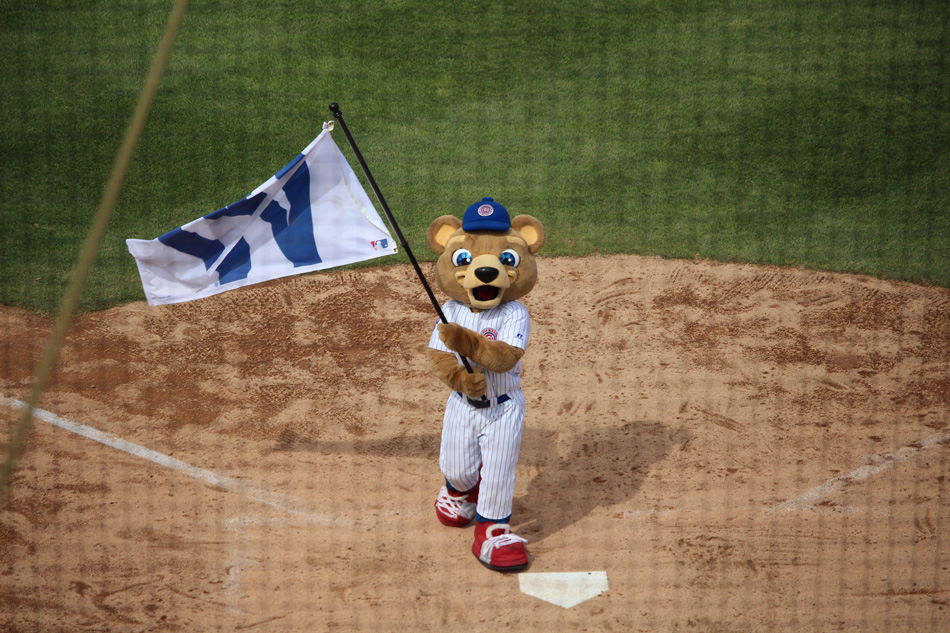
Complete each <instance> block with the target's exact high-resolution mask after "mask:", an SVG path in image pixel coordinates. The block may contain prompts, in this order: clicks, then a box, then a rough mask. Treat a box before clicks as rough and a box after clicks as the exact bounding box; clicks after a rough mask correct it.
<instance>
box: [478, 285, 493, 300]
mask: <svg viewBox="0 0 950 633" xmlns="http://www.w3.org/2000/svg"><path fill="white" fill-rule="evenodd" d="M472 296H473V297H475V300H476V301H492V300H493V299H494V298H495V297H497V296H498V288H496V287H495V286H478V287H477V288H472Z"/></svg>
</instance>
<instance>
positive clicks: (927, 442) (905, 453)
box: [769, 431, 950, 512]
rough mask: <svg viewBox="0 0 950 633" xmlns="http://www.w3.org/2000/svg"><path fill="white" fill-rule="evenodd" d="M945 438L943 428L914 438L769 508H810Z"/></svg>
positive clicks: (947, 438) (949, 439)
mask: <svg viewBox="0 0 950 633" xmlns="http://www.w3.org/2000/svg"><path fill="white" fill-rule="evenodd" d="M948 442H950V433H948V432H946V431H943V432H940V433H937V434H936V435H931V436H930V437H927V438H924V439H922V440H919V441H917V442H914V443H913V444H909V445H907V446H904V447H903V448H900V449H898V450H897V451H895V452H893V453H891V454H890V455H884V456H875V457H873V458H872V459H871V460H870V461H871V463H870V464H866V465H864V466H861V467H859V468H856V469H854V470H852V471H851V472H850V473H847V474H846V475H840V476H838V477H835V478H834V479H829V480H828V481H826V482H824V483H822V484H820V485H818V486H815V487H814V488H812V489H810V490H808V491H807V492H805V493H804V494H802V495H799V496H797V497H795V498H793V499H789V500H787V501H783V502H782V503H779V504H776V505H774V506H772V507H771V508H769V511H771V512H801V511H805V510H810V509H812V508H814V507H815V506H817V505H818V504H820V503H821V502H823V501H825V500H826V499H827V498H828V497H830V496H831V495H833V494H834V493H836V492H838V491H840V490H842V489H843V488H845V487H846V486H849V485H851V484H853V483H855V482H858V481H864V480H865V479H870V478H871V477H873V476H874V475H877V474H878V473H881V472H884V471H885V470H887V469H888V468H890V467H891V466H893V465H895V464H899V463H901V462H904V461H907V460H908V459H911V458H913V457H916V456H917V455H919V454H920V453H922V452H924V451H926V450H927V449H930V448H933V447H935V446H939V445H941V444H947V443H948Z"/></svg>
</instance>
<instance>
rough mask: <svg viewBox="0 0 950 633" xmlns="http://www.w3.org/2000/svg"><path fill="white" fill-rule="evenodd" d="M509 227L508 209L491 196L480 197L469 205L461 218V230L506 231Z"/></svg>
mask: <svg viewBox="0 0 950 633" xmlns="http://www.w3.org/2000/svg"><path fill="white" fill-rule="evenodd" d="M510 228H511V218H510V217H508V209H506V208H505V207H503V206H501V205H500V204H498V203H497V202H495V201H494V200H493V199H491V198H482V199H481V201H480V202H476V203H475V204H473V205H471V206H469V208H467V209H465V216H464V217H463V218H462V230H463V231H507V230H508V229H510Z"/></svg>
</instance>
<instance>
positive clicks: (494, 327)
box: [429, 299, 531, 398]
mask: <svg viewBox="0 0 950 633" xmlns="http://www.w3.org/2000/svg"><path fill="white" fill-rule="evenodd" d="M442 312H443V313H444V314H445V318H446V319H448V320H449V321H450V322H451V323H456V324H458V325H461V326H462V327H466V328H468V329H470V330H474V331H476V332H478V333H480V334H481V335H482V336H485V337H488V338H491V339H495V340H498V341H504V342H505V343H508V344H509V345H511V346H512V347H517V348H519V349H522V350H523V349H525V348H527V346H528V337H529V336H530V335H531V320H530V319H529V317H528V309H527V308H526V307H524V304H522V303H521V302H519V301H509V302H507V303H502V304H501V305H499V306H498V307H497V308H492V309H491V310H483V311H481V312H472V310H471V309H470V308H469V307H468V306H467V305H465V304H464V303H462V302H461V301H456V300H455V299H452V300H451V301H448V302H446V304H445V305H443V306H442ZM436 326H437V327H436V328H435V329H433V331H432V337H431V338H430V339H429V347H431V348H432V349H435V350H439V351H441V352H452V350H450V349H449V348H447V347H446V346H445V344H444V343H443V342H442V341H441V340H440V339H439V329H438V322H436ZM455 355H456V356H458V354H455ZM460 362H461V361H460ZM471 362H472V363H473V364H475V363H474V361H471ZM482 369H483V370H484V372H485V383H486V385H487V389H488V393H487V394H486V396H487V397H488V398H494V397H496V396H500V395H502V394H506V393H509V392H512V391H515V390H518V389H521V361H518V363H517V364H516V365H515V366H514V367H512V368H511V370H510V371H508V372H507V373H504V374H497V373H495V372H492V371H488V370H487V369H484V368H482Z"/></svg>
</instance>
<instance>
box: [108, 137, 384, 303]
mask: <svg viewBox="0 0 950 633" xmlns="http://www.w3.org/2000/svg"><path fill="white" fill-rule="evenodd" d="M331 130H332V125H328V124H324V129H323V132H321V133H320V136H318V137H317V138H315V139H314V140H313V142H312V143H310V145H308V146H307V148H306V149H304V151H303V152H302V153H301V154H300V155H299V156H297V157H296V158H295V159H294V160H293V161H291V162H290V164H289V165H287V166H286V167H284V168H283V169H281V170H280V171H279V172H277V174H275V175H274V176H273V177H271V178H270V179H269V180H268V181H267V182H265V183H264V184H262V185H261V186H260V187H258V188H257V189H255V190H254V191H253V192H251V194H250V195H248V196H247V197H246V198H244V199H242V200H238V201H237V202H235V203H234V204H231V205H228V206H226V207H224V208H223V209H218V210H217V211H215V212H214V213H209V214H208V215H206V216H204V217H203V218H199V219H197V220H195V221H193V222H189V223H188V224H185V225H184V226H182V227H180V228H177V229H174V230H172V231H169V232H168V233H166V234H165V235H162V236H161V237H158V238H156V239H154V240H135V239H131V240H126V244H127V245H128V247H129V252H130V253H131V254H132V256H133V257H134V258H135V262H136V264H137V265H138V269H139V275H140V276H141V277H142V286H143V288H144V289H145V297H146V299H147V300H148V303H149V305H162V304H168V303H179V302H182V301H190V300H192V299H200V298H202V297H210V296H211V295H215V294H218V293H220V292H224V291H226V290H232V289H234V288H240V287H242V286H247V285H250V284H254V283H259V282H262V281H267V280H269V279H277V278H279V277H286V276H288V275H297V274H300V273H306V272H311V271H314V270H322V269H325V268H332V267H334V266H343V265H345V264H352V263H355V262H359V261H364V260H367V259H372V258H374V257H381V256H383V255H391V254H393V253H395V252H396V244H395V243H394V242H393V239H392V236H391V235H390V234H389V230H388V229H387V228H386V225H385V224H383V222H382V220H381V219H380V217H379V214H378V213H377V212H376V209H375V208H374V207H373V204H372V203H371V202H370V200H369V197H368V196H367V195H366V191H365V190H364V189H363V186H362V185H361V184H360V182H359V180H358V179H357V178H356V174H354V173H353V170H352V169H351V168H350V165H349V163H347V162H346V158H344V156H343V154H342V153H341V152H340V149H339V148H338V147H337V146H336V143H334V142H333V138H332V137H331V136H330V131H331Z"/></svg>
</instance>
